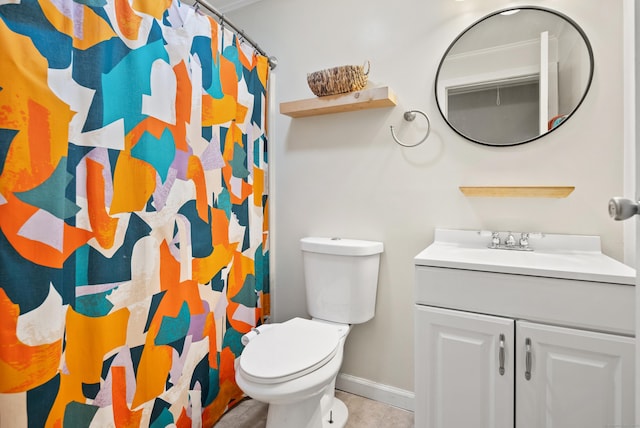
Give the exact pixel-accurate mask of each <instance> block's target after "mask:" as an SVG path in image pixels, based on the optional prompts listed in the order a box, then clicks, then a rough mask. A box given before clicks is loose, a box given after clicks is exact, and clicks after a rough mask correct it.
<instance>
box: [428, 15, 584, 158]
mask: <svg viewBox="0 0 640 428" xmlns="http://www.w3.org/2000/svg"><path fill="white" fill-rule="evenodd" d="M515 9H520V10H537V11H542V12H548V13H551V14H553V15H556V16H558V17H559V18H562V19H564V20H565V21H567V22H569V23H570V24H571V25H572V26H573V28H575V29H576V30H577V31H578V34H580V37H582V40H583V41H584V43H585V46H586V48H587V52H588V54H589V66H590V72H589V78H588V80H587V84H586V87H585V88H584V93H583V94H582V97H581V98H580V101H578V103H577V104H576V106H575V107H574V109H573V110H572V111H571V113H569V114H568V115H567V117H566V119H564V120H563V121H562V122H561V123H560V124H559V125H558V126H556V127H555V128H553V129H551V130H549V131H548V132H545V133H544V134H540V135H538V136H536V137H534V138H529V139H527V140H524V141H517V142H514V143H511V144H492V143H489V142H486V141H479V140H475V139H473V138H472V137H469V136H467V135H464V134H463V133H462V132H460V131H458V130H457V129H456V128H455V127H454V126H453V125H451V123H450V122H449V120H448V119H447V116H446V115H445V112H443V111H442V106H441V104H440V100H439V99H438V80H439V77H440V71H441V70H442V66H443V64H444V61H445V59H446V58H447V55H448V54H449V52H450V51H451V49H453V47H454V46H455V44H456V42H458V40H460V39H461V38H462V37H463V36H464V35H465V34H467V32H469V31H470V30H471V29H472V28H474V27H475V26H477V25H479V24H480V23H482V22H484V21H486V20H487V19H489V18H492V17H494V16H496V15H499V14H501V13H503V12H507V11H510V10H515ZM594 71H595V60H594V55H593V48H592V47H591V43H590V42H589V39H588V38H587V35H586V33H585V32H584V30H583V29H582V28H581V27H580V26H579V25H578V24H577V23H576V22H575V21H574V20H573V19H571V18H569V17H568V16H566V15H565V14H563V13H561V12H558V11H556V10H553V9H548V8H544V7H539V6H513V7H508V8H505V9H500V10H498V11H496V12H493V13H490V14H489V15H486V16H484V17H482V18H480V19H478V20H477V21H475V22H474V23H473V24H471V25H469V26H468V27H467V28H465V29H464V30H463V31H462V32H461V33H460V34H459V35H458V36H457V37H456V38H455V39H454V40H453V41H452V42H451V44H450V45H449V47H448V48H447V50H446V51H445V52H444V54H443V55H442V59H441V60H440V64H439V65H438V70H437V71H436V78H435V83H434V95H435V98H436V104H437V105H438V110H439V111H440V114H441V115H442V118H443V119H444V121H445V122H446V123H447V125H449V127H450V128H451V129H453V130H454V131H455V132H456V133H457V134H458V135H460V136H461V137H463V138H465V139H466V140H469V141H472V142H474V143H477V144H482V145H485V146H490V147H512V146H518V145H521V144H525V143H530V142H532V141H535V140H538V139H540V138H542V137H544V136H546V135H549V134H550V133H551V132H553V131H555V130H556V129H558V128H559V127H561V126H562V125H564V124H565V122H567V121H568V120H569V119H570V118H571V117H572V116H573V114H574V113H575V112H576V111H577V110H578V109H579V108H580V106H581V105H582V103H583V101H584V99H585V98H586V97H587V94H588V93H589V89H590V88H591V83H592V81H593V74H594Z"/></svg>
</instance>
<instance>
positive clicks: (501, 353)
mask: <svg viewBox="0 0 640 428" xmlns="http://www.w3.org/2000/svg"><path fill="white" fill-rule="evenodd" d="M498 361H499V363H500V368H499V369H498V372H499V373H500V376H504V334H501V335H500V344H499V349H498Z"/></svg>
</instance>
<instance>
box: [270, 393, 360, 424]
mask: <svg viewBox="0 0 640 428" xmlns="http://www.w3.org/2000/svg"><path fill="white" fill-rule="evenodd" d="M348 418H349V410H348V409H347V406H346V405H345V404H344V403H343V402H342V401H341V400H339V399H337V398H335V397H334V399H333V403H332V405H331V409H330V410H329V411H327V412H326V413H325V414H324V415H323V414H322V408H321V406H320V400H319V399H318V397H312V398H309V399H306V400H303V401H300V402H297V403H295V404H294V405H290V404H270V405H269V413H268V414H267V426H266V428H276V427H277V428H288V427H292V428H294V427H295V428H344V426H345V425H346V424H347V419H348Z"/></svg>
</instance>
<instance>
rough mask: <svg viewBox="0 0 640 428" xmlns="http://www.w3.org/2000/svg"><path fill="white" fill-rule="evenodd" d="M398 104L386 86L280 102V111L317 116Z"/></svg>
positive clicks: (288, 114)
mask: <svg viewBox="0 0 640 428" xmlns="http://www.w3.org/2000/svg"><path fill="white" fill-rule="evenodd" d="M396 104H398V100H397V97H396V94H395V93H394V92H393V91H392V90H391V88H389V87H388V86H383V87H380V88H369V89H363V90H362V91H357V92H349V93H347V94H339V95H329V96H326V97H315V98H309V99H305V100H298V101H288V102H283V103H280V113H282V114H285V115H287V116H291V117H307V116H317V115H321V114H330V113H344V112H348V111H355V110H366V109H371V108H380V107H393V106H395V105H396Z"/></svg>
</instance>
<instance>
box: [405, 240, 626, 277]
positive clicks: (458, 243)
mask: <svg viewBox="0 0 640 428" xmlns="http://www.w3.org/2000/svg"><path fill="white" fill-rule="evenodd" d="M501 235H502V236H503V237H504V236H506V233H502V234H501ZM516 235H517V234H516ZM529 241H530V246H531V248H533V251H515V250H502V249H491V248H488V247H487V245H488V244H489V242H490V235H489V237H488V236H487V234H486V233H482V232H478V231H466V230H450V229H436V231H435V239H434V242H433V244H431V245H430V246H429V247H427V248H426V249H425V250H423V251H422V252H420V253H419V254H418V255H417V256H416V257H415V260H414V261H415V264H416V265H418V266H433V267H448V268H455V269H468V270H478V271H487V272H501V273H511V274H520V275H533V276H543V277H551V278H564V279H575V280H583V281H596V282H609V283H615V284H629V285H633V284H634V283H635V275H636V272H635V269H633V268H631V267H629V266H627V265H625V264H623V263H621V262H619V261H617V260H614V259H612V258H611V257H608V256H606V255H605V254H603V253H602V251H601V246H600V237H598V236H584V235H560V234H546V235H540V236H537V237H532V238H530V240H529Z"/></svg>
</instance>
